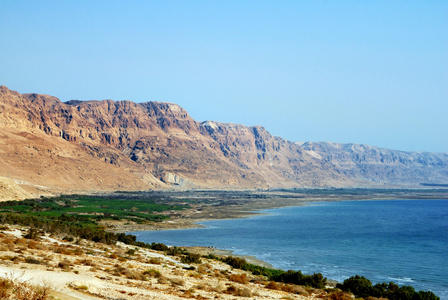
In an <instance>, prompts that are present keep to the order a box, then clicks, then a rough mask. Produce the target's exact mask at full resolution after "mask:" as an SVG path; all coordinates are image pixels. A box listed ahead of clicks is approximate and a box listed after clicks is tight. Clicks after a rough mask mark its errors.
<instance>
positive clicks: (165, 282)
mask: <svg viewBox="0 0 448 300" xmlns="http://www.w3.org/2000/svg"><path fill="white" fill-rule="evenodd" d="M157 282H158V283H160V284H167V283H168V279H167V278H166V277H164V276H160V277H159V278H157Z"/></svg>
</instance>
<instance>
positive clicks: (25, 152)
mask: <svg viewBox="0 0 448 300" xmlns="http://www.w3.org/2000/svg"><path fill="white" fill-rule="evenodd" d="M0 145H1V148H0V164H1V166H2V167H1V168H0V176H5V177H10V178H14V179H21V180H25V181H26V182H29V183H31V184H34V185H39V186H45V187H48V188H52V189H59V190H61V191H67V190H72V191H76V190H84V191H85V190H144V189H155V188H166V187H173V186H176V187H181V188H287V187H355V186H356V187H358V186H387V187H389V186H416V185H418V184H419V183H422V182H429V183H447V182H448V154H447V153H416V152H402V151H393V150H387V149H381V148H376V147H371V146H366V145H354V144H335V143H313V142H306V143H293V142H290V141H287V140H284V139H282V138H279V137H275V136H272V135H271V134H269V132H267V131H266V129H264V128H263V127H261V126H252V127H246V126H242V125H237V124H226V123H219V122H213V121H205V122H202V123H200V122H197V121H195V120H193V119H192V118H191V117H190V116H189V115H188V113H187V112H186V111H185V110H184V109H183V108H181V107H180V106H178V105H176V104H172V103H163V102H147V103H134V102H131V101H112V100H103V101H77V100H72V101H68V102H65V103H62V102H61V101H59V99H57V98H55V97H52V96H48V95H39V94H23V95H22V94H19V93H17V92H14V91H11V90H9V89H8V88H7V87H5V86H1V87H0Z"/></svg>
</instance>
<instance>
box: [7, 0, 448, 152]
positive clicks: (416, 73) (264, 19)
mask: <svg viewBox="0 0 448 300" xmlns="http://www.w3.org/2000/svg"><path fill="white" fill-rule="evenodd" d="M0 84H3V85H6V86H8V87H9V88H10V89H13V90H16V91H18V92H21V93H29V92H36V93H43V94H50V95H53V96H56V97H58V98H60V99H61V100H62V101H68V100H71V99H80V100H89V99H97V100H102V99H113V100H125V99H126V100H132V101H135V102H146V101H168V102H174V103H177V104H179V105H181V106H182V107H184V108H185V109H186V110H187V111H188V112H189V113H190V115H191V116H192V117H193V118H195V119H196V120H198V121H204V120H215V121H220V122H231V123H240V124H244V125H263V126H265V127H266V129H267V130H269V131H270V132H271V133H272V134H274V135H278V136H281V137H283V138H285V139H288V140H291V141H332V142H340V143H364V144H369V145H373V146H379V147H384V148H391V149H398V150H405V151H432V152H448V1H411V0H408V1H342V0H341V1H331V0H327V1H319V0H310V1H299V0H296V1H262V0H259V1H243V0H242V1H217V0H216V1H212V0H207V1H199V0H198V1H187V0H178V1H132V0H130V1H111V0H108V1H43V0H42V1H15V0H2V1H1V2H0Z"/></svg>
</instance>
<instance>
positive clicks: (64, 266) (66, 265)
mask: <svg viewBox="0 0 448 300" xmlns="http://www.w3.org/2000/svg"><path fill="white" fill-rule="evenodd" d="M70 266H71V264H70V262H68V261H66V260H63V261H60V262H59V263H58V267H59V268H61V269H62V270H64V271H69V270H70Z"/></svg>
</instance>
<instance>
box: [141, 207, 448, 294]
mask: <svg viewBox="0 0 448 300" xmlns="http://www.w3.org/2000/svg"><path fill="white" fill-rule="evenodd" d="M263 212H265V213H268V215H263V216H256V217H252V218H249V219H238V220H221V221H209V222H203V223H201V224H203V225H205V226H206V228H202V229H184V230H167V231H145V232H135V233H133V234H135V235H136V236H137V238H138V240H139V241H143V242H161V243H165V244H167V245H173V246H214V247H216V248H220V249H229V250H233V251H234V252H235V254H239V255H253V256H256V257H257V258H259V259H262V260H264V261H267V262H269V263H270V264H272V265H273V266H275V267H276V268H280V269H284V270H302V272H304V273H308V274H312V273H317V272H320V273H322V274H323V275H324V276H326V277H328V278H331V279H335V280H338V281H343V280H344V279H345V278H348V277H350V276H353V275H356V274H358V275H363V276H365V277H367V278H369V279H370V280H371V281H373V282H374V283H376V282H390V281H393V282H395V283H397V284H400V285H411V286H413V287H414V288H415V289H416V290H431V291H433V292H434V293H436V294H437V295H438V296H439V297H441V299H443V300H448V200H381V201H342V202H321V203H317V204H316V203H314V204H311V205H308V206H302V207H288V208H280V209H271V210H265V211H263Z"/></svg>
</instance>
